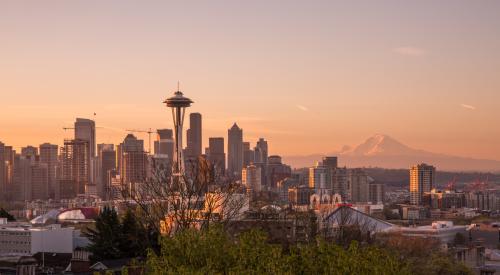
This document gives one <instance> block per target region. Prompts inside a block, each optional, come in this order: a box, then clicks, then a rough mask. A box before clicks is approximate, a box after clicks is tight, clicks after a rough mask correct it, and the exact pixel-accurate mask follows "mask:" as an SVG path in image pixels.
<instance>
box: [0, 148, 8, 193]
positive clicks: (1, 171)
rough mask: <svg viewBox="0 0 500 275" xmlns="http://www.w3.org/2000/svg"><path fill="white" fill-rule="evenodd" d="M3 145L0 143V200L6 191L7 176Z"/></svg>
mask: <svg viewBox="0 0 500 275" xmlns="http://www.w3.org/2000/svg"><path fill="white" fill-rule="evenodd" d="M5 155H6V154H5V144H3V143H2V142H0V199H4V197H5V196H6V189H7V176H6V171H7V169H6V166H5V164H6V161H5Z"/></svg>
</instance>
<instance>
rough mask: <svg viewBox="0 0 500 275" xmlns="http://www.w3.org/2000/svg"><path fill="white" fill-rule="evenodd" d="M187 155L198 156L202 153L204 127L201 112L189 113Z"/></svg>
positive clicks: (193, 157) (192, 157) (190, 156)
mask: <svg viewBox="0 0 500 275" xmlns="http://www.w3.org/2000/svg"><path fill="white" fill-rule="evenodd" d="M186 149H187V150H186V152H187V157H189V158H191V159H196V158H198V157H199V156H200V155H201V153H202V127H201V114H200V113H191V114H190V115H189V129H188V132H187V148H186Z"/></svg>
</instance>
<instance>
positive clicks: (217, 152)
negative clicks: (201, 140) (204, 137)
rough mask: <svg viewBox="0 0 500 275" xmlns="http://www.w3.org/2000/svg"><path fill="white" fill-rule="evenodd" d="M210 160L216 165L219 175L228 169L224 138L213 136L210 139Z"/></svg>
mask: <svg viewBox="0 0 500 275" xmlns="http://www.w3.org/2000/svg"><path fill="white" fill-rule="evenodd" d="M207 157H208V161H209V162H210V163H211V164H212V165H214V168H215V171H217V173H218V175H219V176H223V175H224V174H225V171H226V154H225V153H224V138H223V137H211V138H209V139H208V155H207Z"/></svg>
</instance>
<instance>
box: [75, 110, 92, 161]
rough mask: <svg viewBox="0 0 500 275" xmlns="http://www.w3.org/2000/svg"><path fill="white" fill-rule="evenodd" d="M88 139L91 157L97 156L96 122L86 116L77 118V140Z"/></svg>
mask: <svg viewBox="0 0 500 275" xmlns="http://www.w3.org/2000/svg"><path fill="white" fill-rule="evenodd" d="M76 139H79V140H86V141H87V142H88V144H89V145H88V147H89V157H95V155H96V154H95V152H96V140H95V122H94V121H93V120H90V119H86V118H77V119H76V121H75V140H76Z"/></svg>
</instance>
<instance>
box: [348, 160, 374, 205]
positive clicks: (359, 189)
mask: <svg viewBox="0 0 500 275" xmlns="http://www.w3.org/2000/svg"><path fill="white" fill-rule="evenodd" d="M371 182H373V179H372V178H370V177H369V176H368V175H367V174H366V171H365V170H363V169H360V168H356V169H351V170H349V187H350V198H349V201H351V202H356V203H366V202H369V201H370V183H371Z"/></svg>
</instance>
